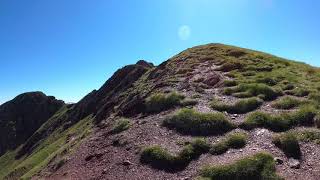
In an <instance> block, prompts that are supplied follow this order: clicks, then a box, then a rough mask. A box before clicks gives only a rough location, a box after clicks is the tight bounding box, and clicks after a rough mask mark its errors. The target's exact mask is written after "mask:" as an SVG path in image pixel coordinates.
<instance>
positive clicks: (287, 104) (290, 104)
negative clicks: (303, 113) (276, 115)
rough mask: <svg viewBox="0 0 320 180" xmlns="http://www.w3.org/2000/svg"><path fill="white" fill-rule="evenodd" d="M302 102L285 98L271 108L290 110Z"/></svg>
mask: <svg viewBox="0 0 320 180" xmlns="http://www.w3.org/2000/svg"><path fill="white" fill-rule="evenodd" d="M303 103H304V101H302V100H299V99H297V98H293V97H289V96H286V97H284V98H281V99H279V100H277V101H276V102H274V103H272V104H271V106H272V107H273V108H276V109H292V108H295V107H298V106H300V105H301V104H303Z"/></svg>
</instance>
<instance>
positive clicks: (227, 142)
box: [210, 133, 247, 155]
mask: <svg viewBox="0 0 320 180" xmlns="http://www.w3.org/2000/svg"><path fill="white" fill-rule="evenodd" d="M246 141H247V135H246V134H244V133H234V134H231V135H229V136H227V137H226V138H225V139H224V140H222V141H221V142H218V143H216V144H214V145H213V146H212V147H211V149H210V153H211V154H214V155H219V154H223V153H225V152H227V151H228V150H229V149H230V148H233V149H240V148H243V147H244V146H245V145H246Z"/></svg>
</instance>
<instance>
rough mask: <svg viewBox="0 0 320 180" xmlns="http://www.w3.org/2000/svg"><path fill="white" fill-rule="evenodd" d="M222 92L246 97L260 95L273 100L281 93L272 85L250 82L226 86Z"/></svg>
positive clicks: (264, 98)
mask: <svg viewBox="0 0 320 180" xmlns="http://www.w3.org/2000/svg"><path fill="white" fill-rule="evenodd" d="M224 94H226V95H233V96H236V97H239V98H247V97H253V96H259V95H260V97H261V98H263V100H274V99H276V98H277V97H278V96H280V95H282V91H280V90H278V89H277V90H275V89H273V88H272V87H270V86H268V85H265V84H260V83H252V84H240V85H239V86H237V87H231V88H226V89H225V90H224ZM261 95H262V96H261Z"/></svg>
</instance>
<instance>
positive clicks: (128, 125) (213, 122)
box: [0, 44, 320, 179]
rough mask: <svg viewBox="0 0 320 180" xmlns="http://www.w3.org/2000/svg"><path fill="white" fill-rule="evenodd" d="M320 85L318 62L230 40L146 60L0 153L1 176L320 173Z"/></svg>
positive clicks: (215, 176)
mask: <svg viewBox="0 0 320 180" xmlns="http://www.w3.org/2000/svg"><path fill="white" fill-rule="evenodd" d="M319 82H320V71H319V69H318V68H315V67H311V66H309V65H306V64H303V63H298V62H293V61H289V60H285V59H282V58H279V57H275V56H272V55H269V54H265V53H262V52H257V51H252V50H248V49H243V48H238V47H233V46H227V45H222V44H208V45H203V46H197V47H193V48H190V49H187V50H185V51H183V52H181V53H179V54H178V55H176V56H174V57H172V58H170V59H169V60H167V61H165V62H163V63H162V64H160V65H159V66H156V67H155V66H153V65H152V64H149V63H147V62H145V61H139V62H138V63H137V64H134V65H129V66H126V67H124V68H121V69H120V70H118V71H117V72H116V73H115V74H114V75H113V76H112V77H111V78H110V79H109V80H108V81H107V82H106V83H105V84H104V85H103V86H102V87H101V88H100V89H99V90H95V91H93V92H91V93H90V94H88V95H87V96H86V97H84V98H83V99H82V100H81V101H80V102H78V103H77V104H75V105H70V106H68V107H66V106H65V107H63V109H61V110H60V111H59V112H57V113H56V115H54V116H53V117H52V118H50V119H49V120H48V121H47V122H46V123H45V124H44V125H43V126H42V127H41V128H39V129H38V130H37V132H36V133H34V134H33V135H32V136H31V137H30V138H29V139H28V140H27V141H26V143H24V144H23V145H22V146H20V148H18V149H16V150H15V151H11V152H9V153H6V154H5V155H3V156H2V157H0V166H2V167H3V169H5V170H2V172H1V170H0V178H1V177H7V178H13V179H15V178H18V177H23V178H30V177H33V178H34V179H42V178H44V179H194V178H204V179H206V178H207V179H228V178H229V179H230V178H231V179H234V178H239V179H241V178H242V179H281V177H283V178H285V179H301V178H305V179H319V178H320V177H319V174H320V173H319V172H320V169H319V167H320V166H319V165H320V164H319V162H320V159H319V157H320V154H319V153H320V146H319V143H318V142H319V141H320V131H319V130H318V129H317V127H320V120H319V119H320V118H319V117H320V115H319V104H320V84H319ZM91 122H94V123H95V125H93V124H92V123H91ZM83 129H86V131H82V130H83ZM86 137H88V138H86ZM198 137H201V139H197V138H198ZM63 144H65V145H64V147H63V148H60V147H61V146H62V145H63ZM48 147H50V148H49V149H51V150H52V151H51V153H52V155H51V156H49V157H45V158H43V157H42V158H34V157H35V156H37V155H39V153H40V154H41V153H42V152H45V151H47V149H48ZM10 153H11V154H10ZM12 154H13V155H12ZM17 155H18V156H17ZM39 156H40V155H39ZM13 157H16V158H13ZM273 157H276V159H275V160H276V161H274V160H273ZM35 159H38V161H37V163H30V161H31V162H34V160H35ZM21 162H24V163H21ZM19 163H20V164H19ZM17 164H19V165H17ZM30 164H31V165H30ZM226 164H228V166H220V165H226ZM205 166H210V167H207V168H203V167H205ZM211 166H213V167H211ZM240 170H241V171H240ZM1 174H3V176H1Z"/></svg>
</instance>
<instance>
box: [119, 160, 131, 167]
mask: <svg viewBox="0 0 320 180" xmlns="http://www.w3.org/2000/svg"><path fill="white" fill-rule="evenodd" d="M122 165H124V166H130V165H133V163H132V162H130V161H129V160H125V161H123V163H122Z"/></svg>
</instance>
